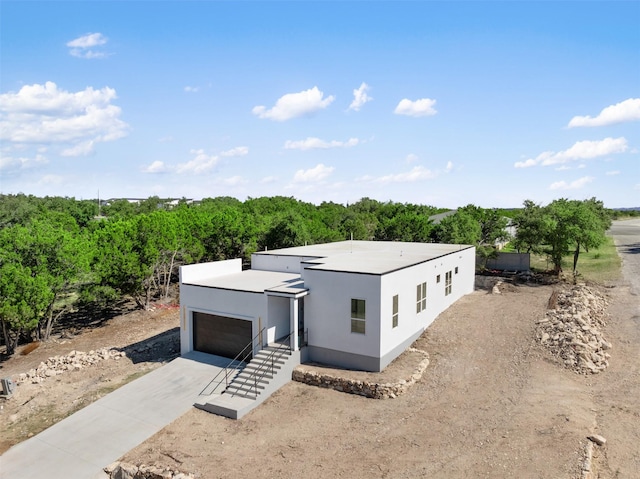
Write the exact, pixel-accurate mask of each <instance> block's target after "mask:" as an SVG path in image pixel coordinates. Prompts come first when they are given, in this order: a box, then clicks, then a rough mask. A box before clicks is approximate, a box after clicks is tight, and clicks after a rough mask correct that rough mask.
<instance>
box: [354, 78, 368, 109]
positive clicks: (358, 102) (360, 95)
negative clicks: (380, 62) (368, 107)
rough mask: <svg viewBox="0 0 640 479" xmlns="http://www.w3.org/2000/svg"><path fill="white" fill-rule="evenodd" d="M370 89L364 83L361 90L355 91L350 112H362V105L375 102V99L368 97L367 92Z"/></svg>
mask: <svg viewBox="0 0 640 479" xmlns="http://www.w3.org/2000/svg"><path fill="white" fill-rule="evenodd" d="M369 88H370V87H369V85H367V84H366V83H365V82H362V84H361V85H360V88H357V89H355V90H353V101H352V102H351V105H349V110H354V111H360V108H362V105H364V104H365V103H367V102H370V101H371V100H373V98H371V97H370V96H369V95H367V90H369Z"/></svg>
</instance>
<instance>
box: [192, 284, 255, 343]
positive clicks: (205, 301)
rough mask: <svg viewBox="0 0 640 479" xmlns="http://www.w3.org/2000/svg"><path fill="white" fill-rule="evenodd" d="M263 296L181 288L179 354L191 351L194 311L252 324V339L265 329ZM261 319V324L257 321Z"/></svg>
mask: <svg viewBox="0 0 640 479" xmlns="http://www.w3.org/2000/svg"><path fill="white" fill-rule="evenodd" d="M266 299H267V298H266V296H265V295H264V294H262V293H248V292H243V291H228V290H221V289H214V288H207V287H204V286H190V285H185V284H182V285H181V286H180V304H181V305H182V306H181V311H180V352H181V354H185V353H188V352H189V351H193V315H192V313H193V312H194V311H199V312H202V313H209V314H217V315H220V316H229V317H231V318H238V319H244V320H249V321H251V322H252V323H253V324H252V334H251V336H252V337H255V335H256V334H258V332H259V331H260V329H259V322H262V327H265V326H266V318H267V301H266ZM259 318H261V321H259Z"/></svg>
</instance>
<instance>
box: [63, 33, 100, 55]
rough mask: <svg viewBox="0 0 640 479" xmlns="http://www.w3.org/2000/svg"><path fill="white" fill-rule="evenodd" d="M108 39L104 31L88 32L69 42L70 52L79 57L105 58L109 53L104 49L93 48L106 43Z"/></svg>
mask: <svg viewBox="0 0 640 479" xmlns="http://www.w3.org/2000/svg"><path fill="white" fill-rule="evenodd" d="M107 41H108V39H107V37H105V36H104V35H103V34H102V33H88V34H87V35H83V36H81V37H78V38H76V39H74V40H71V41H69V42H67V46H68V47H69V53H70V54H71V55H72V56H74V57H78V58H88V59H91V58H103V57H105V56H107V54H106V53H105V52H103V51H100V50H98V51H96V50H92V48H94V47H101V46H103V45H106V43H107Z"/></svg>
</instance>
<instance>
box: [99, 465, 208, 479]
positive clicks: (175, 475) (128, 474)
mask: <svg viewBox="0 0 640 479" xmlns="http://www.w3.org/2000/svg"><path fill="white" fill-rule="evenodd" d="M104 472H106V473H107V475H108V476H109V478H110V479H194V477H195V476H194V475H193V474H185V473H183V472H180V471H176V470H174V469H172V468H168V467H163V466H158V465H153V466H148V465H145V464H140V465H139V466H136V465H135V464H129V463H128V462H121V461H117V462H114V463H112V464H109V465H108V466H107V467H105V468H104Z"/></svg>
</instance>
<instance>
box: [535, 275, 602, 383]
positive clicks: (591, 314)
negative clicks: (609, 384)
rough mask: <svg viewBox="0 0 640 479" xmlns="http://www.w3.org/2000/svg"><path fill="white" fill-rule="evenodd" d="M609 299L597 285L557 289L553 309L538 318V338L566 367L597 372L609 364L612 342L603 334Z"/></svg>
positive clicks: (583, 372)
mask: <svg viewBox="0 0 640 479" xmlns="http://www.w3.org/2000/svg"><path fill="white" fill-rule="evenodd" d="M606 308H607V300H606V299H605V297H604V296H603V295H601V294H600V293H598V292H597V291H596V290H595V289H592V288H589V287H587V286H582V285H578V286H573V287H572V288H571V289H568V290H558V291H554V292H553V294H552V295H551V298H549V310H548V311H547V313H546V315H545V317H544V318H543V319H541V320H539V321H537V324H538V329H537V333H536V334H537V338H538V340H539V341H540V343H541V344H542V345H543V346H545V347H546V348H547V349H548V350H549V351H551V353H552V354H553V355H555V356H557V357H559V358H560V359H561V361H562V363H563V364H564V366H565V367H567V368H569V369H572V370H574V371H575V372H576V373H578V374H597V373H599V372H601V371H604V370H605V369H606V367H607V366H608V365H609V357H610V355H609V353H608V352H607V351H608V350H610V349H611V343H610V342H608V341H607V340H606V339H605V338H604V336H603V335H602V331H601V329H602V328H603V327H604V326H605V324H606V323H605V319H606Z"/></svg>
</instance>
